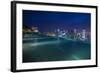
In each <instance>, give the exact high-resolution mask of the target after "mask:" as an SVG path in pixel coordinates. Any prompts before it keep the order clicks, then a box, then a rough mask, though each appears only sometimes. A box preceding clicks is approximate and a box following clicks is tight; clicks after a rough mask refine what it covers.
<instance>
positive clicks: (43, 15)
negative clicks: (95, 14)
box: [23, 10, 91, 32]
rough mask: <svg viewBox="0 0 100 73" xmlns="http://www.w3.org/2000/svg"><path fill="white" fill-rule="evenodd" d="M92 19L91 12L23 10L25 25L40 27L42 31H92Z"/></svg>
mask: <svg viewBox="0 0 100 73" xmlns="http://www.w3.org/2000/svg"><path fill="white" fill-rule="evenodd" d="M90 19H91V15H90V14H89V13H75V12H73V13H72V12H51V11H30V10H23V26H28V27H30V28H31V27H32V26H35V27H38V29H39V31H40V32H54V31H55V30H57V29H61V30H65V31H66V30H73V29H78V30H83V29H85V30H87V31H90V27H91V23H90V22H91V21H90Z"/></svg>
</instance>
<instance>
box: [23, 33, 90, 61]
mask: <svg viewBox="0 0 100 73" xmlns="http://www.w3.org/2000/svg"><path fill="white" fill-rule="evenodd" d="M90 51H91V49H90V44H89V43H85V42H82V41H74V40H67V39H64V38H58V37H50V36H44V35H41V34H34V33H31V35H30V34H27V37H23V62H24V63H26V62H45V61H46V62H47V61H67V60H68V61H69V60H70V61H72V60H85V59H90V58H91V55H90V54H91V52H90Z"/></svg>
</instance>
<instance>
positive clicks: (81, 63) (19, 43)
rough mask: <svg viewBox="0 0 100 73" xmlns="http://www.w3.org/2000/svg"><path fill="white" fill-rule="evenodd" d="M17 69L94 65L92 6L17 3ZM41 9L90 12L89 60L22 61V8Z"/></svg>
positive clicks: (93, 15)
mask: <svg viewBox="0 0 100 73" xmlns="http://www.w3.org/2000/svg"><path fill="white" fill-rule="evenodd" d="M16 7H17V9H16V11H17V14H16V17H17V20H16V23H17V24H16V26H17V30H16V33H17V41H16V42H17V43H16V44H17V47H16V53H17V56H16V57H17V58H16V59H17V70H22V69H39V68H52V67H72V66H85V65H95V63H96V62H95V59H96V58H95V55H96V48H95V47H96V45H95V44H96V42H95V41H96V39H95V38H96V36H95V32H96V31H95V29H96V24H95V23H96V21H95V19H96V18H95V17H96V14H95V13H96V10H95V9H94V8H82V7H67V6H66V7H65V6H62V7H61V6H49V5H46V6H45V5H31V4H30V5H28V4H17V6H16ZM23 9H24V10H42V11H61V12H82V13H91V32H92V33H91V60H80V61H57V62H37V63H36V62H35V63H34V62H32V63H22V10H23Z"/></svg>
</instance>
